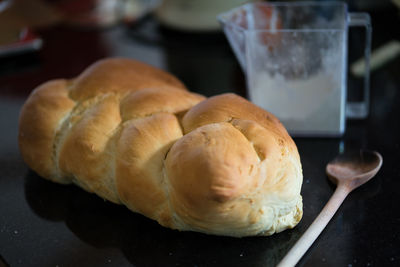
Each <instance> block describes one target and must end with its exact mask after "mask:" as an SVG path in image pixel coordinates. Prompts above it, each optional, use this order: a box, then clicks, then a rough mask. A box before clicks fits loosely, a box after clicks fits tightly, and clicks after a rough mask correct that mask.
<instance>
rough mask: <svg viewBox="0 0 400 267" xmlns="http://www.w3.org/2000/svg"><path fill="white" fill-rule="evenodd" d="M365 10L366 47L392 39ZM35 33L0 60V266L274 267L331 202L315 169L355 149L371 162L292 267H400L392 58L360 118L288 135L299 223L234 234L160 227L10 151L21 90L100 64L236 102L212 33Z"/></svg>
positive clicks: (240, 79) (142, 28)
mask: <svg viewBox="0 0 400 267" xmlns="http://www.w3.org/2000/svg"><path fill="white" fill-rule="evenodd" d="M371 15H372V19H373V27H374V34H373V47H378V46H380V45H382V44H383V43H385V42H387V41H389V40H392V39H394V38H398V37H399V27H394V25H400V23H399V22H400V21H399V19H398V14H397V11H396V10H395V9H391V10H384V11H382V10H377V11H371ZM390 25H391V26H392V27H389V26H390ZM38 33H39V34H40V36H41V37H42V38H43V40H44V46H43V48H42V49H41V50H40V51H39V52H37V53H31V54H24V55H21V56H16V57H15V56H14V57H9V58H2V59H0V125H1V131H0V170H1V171H0V255H1V257H2V260H0V266H1V265H2V264H1V262H3V264H8V265H10V266H128V265H134V266H274V265H275V264H276V263H277V262H279V260H280V259H281V258H282V257H283V256H284V255H285V253H286V252H287V251H288V250H289V249H290V247H291V246H293V244H294V243H295V242H296V240H297V239H298V238H299V237H300V236H301V235H302V233H304V232H305V230H306V229H307V227H308V226H309V225H310V224H311V222H312V221H313V220H314V218H315V217H316V216H317V215H318V213H319V212H320V210H321V209H322V208H323V206H324V204H325V203H326V202H327V200H328V199H329V197H330V196H331V195H332V193H333V191H334V189H335V187H334V185H332V184H330V182H329V181H328V180H327V178H326V175H325V171H324V170H325V165H326V163H327V162H328V161H329V160H331V159H332V158H333V157H334V156H335V155H336V154H337V153H339V151H343V150H350V149H358V148H368V149H372V150H377V151H379V152H380V153H381V154H382V155H383V158H384V163H383V167H382V169H381V171H380V172H379V173H378V175H377V176H376V178H374V179H373V180H371V181H370V182H368V183H367V184H366V185H364V186H362V187H361V188H358V189H356V190H355V191H354V192H352V193H351V194H350V195H349V196H348V198H347V199H346V200H345V202H344V203H343V205H342V206H341V207H340V209H339V210H338V212H337V213H336V215H335V216H334V217H333V219H332V221H331V222H330V223H329V224H328V226H327V227H326V229H325V230H324V231H323V233H322V234H321V236H320V237H319V238H318V239H317V240H316V242H315V243H314V245H313V246H312V247H311V248H310V250H309V251H308V252H307V254H306V255H305V256H304V257H303V258H302V260H301V261H300V262H299V266H400V209H399V203H400V194H399V193H398V191H399V188H400V164H399V159H400V141H399V138H400V127H399V124H400V119H399V115H400V58H397V59H394V60H392V61H391V62H389V63H387V64H386V65H384V66H383V67H382V68H380V69H378V70H376V71H374V72H373V73H372V74H371V111H370V116H369V117H368V119H366V120H362V121H348V122H347V131H346V133H345V135H344V136H343V137H341V138H329V139H328V138H326V139H325V138H295V142H296V144H297V146H298V149H299V152H300V155H301V161H302V165H303V173H304V181H303V187H302V196H303V199H304V216H303V219H302V221H301V222H300V223H299V225H298V226H297V227H296V228H294V229H292V230H287V231H284V232H282V233H280V234H275V235H273V236H270V237H251V238H241V239H237V238H228V237H217V236H208V235H204V234H199V233H192V232H178V231H173V230H169V229H165V228H163V227H161V226H159V225H158V224H157V223H155V222H153V221H151V220H149V219H146V218H145V217H143V216H141V215H138V214H135V213H133V212H130V211H129V210H128V209H127V208H125V207H123V206H118V205H114V204H111V203H108V202H105V201H103V200H102V199H101V198H99V197H96V196H95V195H93V194H89V193H86V192H84V191H83V190H81V189H79V188H78V187H75V186H63V185H58V184H54V183H51V182H48V181H46V180H44V179H42V178H40V177H39V176H37V175H36V174H35V173H33V172H32V171H30V170H29V168H28V167H27V166H26V165H25V164H24V162H23V161H22V159H21V157H20V154H19V151H18V145H17V132H18V114H19V110H20V108H21V105H22V104H23V102H24V100H25V99H26V97H27V96H28V94H29V93H30V91H31V90H32V89H33V88H34V87H35V86H37V85H39V84H40V83H42V82H44V81H46V80H49V79H53V78H59V77H73V76H75V75H77V74H79V73H80V72H81V71H82V70H83V69H84V68H85V67H87V66H88V65H89V64H91V63H92V62H94V61H95V60H97V59H100V58H103V57H109V56H123V57H131V58H136V59H139V60H141V61H144V62H147V63H150V64H153V65H155V66H158V67H160V68H163V69H166V70H168V71H170V72H172V73H174V74H175V75H177V76H178V77H179V78H180V79H182V80H183V81H184V82H185V83H186V85H187V86H188V87H189V88H190V89H191V90H192V91H196V92H199V93H202V94H205V95H214V94H218V93H222V92H236V93H238V94H240V95H244V96H245V95H246V90H245V79H244V76H243V74H242V72H241V70H240V68H239V66H238V64H237V62H236V60H235V58H234V56H233V54H232V53H231V51H230V48H229V46H228V44H227V42H226V40H225V38H224V37H223V35H222V34H220V33H219V34H183V33H178V32H174V31H170V30H167V29H163V28H160V27H159V25H157V23H156V22H154V20H153V19H152V18H151V17H150V18H147V19H145V20H143V21H141V22H140V23H139V24H135V25H129V26H128V25H117V26H114V27H110V28H108V29H101V30H100V29H77V28H71V27H66V26H56V27H51V28H46V29H41V30H40V31H39V32H38ZM352 39H357V38H354V37H353V38H352V37H351V38H350V40H352ZM353 50H354V51H359V46H357V44H356V45H350V59H351V58H352V55H351V52H352V51H353ZM353 57H355V56H353ZM357 84H358V81H354V82H352V83H350V85H349V90H351V89H352V88H351V87H355V86H356V85H357ZM353 89H354V88H353Z"/></svg>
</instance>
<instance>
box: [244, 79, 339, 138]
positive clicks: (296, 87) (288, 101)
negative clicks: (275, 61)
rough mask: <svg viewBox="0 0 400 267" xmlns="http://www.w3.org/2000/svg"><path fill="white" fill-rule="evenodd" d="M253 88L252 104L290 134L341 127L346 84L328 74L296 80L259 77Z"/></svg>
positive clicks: (252, 84) (251, 92)
mask: <svg viewBox="0 0 400 267" xmlns="http://www.w3.org/2000/svg"><path fill="white" fill-rule="evenodd" d="M250 86H251V88H252V89H251V90H250V92H249V93H250V100H251V101H253V103H255V104H256V105H258V106H261V107H262V108H264V109H266V110H268V111H270V112H272V113H273V114H274V115H276V116H277V117H278V118H279V119H280V120H281V121H282V123H283V124H284V125H285V126H286V127H287V128H288V130H289V132H302V131H304V132H310V131H311V132H312V131H316V132H325V131H326V132H328V131H331V130H336V129H337V128H338V126H339V124H340V112H341V99H340V95H341V94H340V93H341V86H342V84H341V82H340V79H339V80H338V79H334V77H332V76H330V75H328V74H326V73H317V74H316V75H313V76H311V77H309V78H308V79H295V80H287V79H285V78H284V77H283V76H282V75H280V74H275V75H274V76H273V77H272V76H270V75H269V74H268V73H265V72H264V73H256V74H255V75H253V77H252V83H251V85H250Z"/></svg>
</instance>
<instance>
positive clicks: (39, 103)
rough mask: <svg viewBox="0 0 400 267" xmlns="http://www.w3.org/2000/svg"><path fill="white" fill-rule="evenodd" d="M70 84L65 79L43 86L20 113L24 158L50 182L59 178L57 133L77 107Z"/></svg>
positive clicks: (20, 144)
mask: <svg viewBox="0 0 400 267" xmlns="http://www.w3.org/2000/svg"><path fill="white" fill-rule="evenodd" d="M66 84H67V82H66V81H65V80H54V81H50V82H47V83H44V84H42V85H41V86H39V87H38V88H37V89H36V90H34V91H33V92H32V94H31V95H30V96H29V98H28V100H27V101H26V103H25V104H24V106H23V107H22V110H21V114H20V121H19V135H18V141H19V147H20V151H21V154H22V157H23V158H24V160H25V162H26V163H27V164H28V165H29V166H30V167H31V168H32V169H33V170H34V171H35V172H37V173H38V174H39V175H41V176H43V177H48V178H49V179H56V176H55V175H56V172H57V170H56V167H55V164H54V161H53V145H54V139H55V135H56V132H57V130H58V128H59V126H60V122H61V121H62V120H63V118H64V117H65V116H66V115H67V114H68V112H69V111H70V110H71V109H72V108H73V107H74V105H75V103H74V102H73V101H72V100H70V99H69V98H68V91H67V89H66ZM58 182H63V180H59V181H58ZM64 182H65V181H64Z"/></svg>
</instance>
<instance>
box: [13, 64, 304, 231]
mask: <svg viewBox="0 0 400 267" xmlns="http://www.w3.org/2000/svg"><path fill="white" fill-rule="evenodd" d="M19 127H20V131H19V144H20V150H21V154H22V156H23V158H24V160H25V162H26V163H27V164H28V165H29V166H30V167H31V168H32V169H33V170H34V171H36V172H37V173H38V174H40V175H41V176H43V177H45V178H47V179H50V180H52V181H56V182H60V183H71V182H72V183H75V184H77V185H78V186H80V187H82V188H83V189H85V190H87V191H89V192H94V193H96V194H97V195H99V196H100V197H103V198H104V199H107V200H109V201H112V202H114V203H121V204H124V205H126V206H127V207H128V208H129V209H131V210H133V211H136V212H139V213H142V214H144V215H145V216H147V217H149V218H152V219H154V220H157V221H158V222H159V223H160V224H162V225H164V226H167V227H170V228H174V229H179V230H194V231H200V232H204V233H210V234H220V235H229V236H248V235H270V234H273V233H275V232H280V231H282V230H284V229H287V228H292V227H294V226H295V225H296V224H297V223H298V222H299V220H300V219H301V216H302V200H301V196H300V189H301V183H302V172H301V164H300V158H299V155H298V152H297V148H296V145H295V144H294V142H293V140H292V139H291V138H290V136H289V135H288V134H287V132H286V130H285V128H284V127H283V126H282V124H281V123H280V122H279V120H278V119H277V118H276V117H275V116H273V115H272V114H270V113H268V112H266V111H264V110H262V109H261V108H258V107H256V106H255V105H253V104H252V103H250V102H248V101H247V100H245V99H243V98H241V97H239V96H236V95H234V94H224V95H220V96H216V97H211V98H209V99H205V98H204V97H203V96H200V95H197V94H194V93H191V92H188V91H187V90H186V89H185V87H184V86H183V85H182V83H181V82H180V81H179V80H177V79H176V78H175V77H173V76H172V75H170V74H168V73H166V72H163V71H161V70H158V69H156V68H153V67H151V66H149V65H146V64H144V63H140V62H137V61H134V60H128V59H106V60H102V61H99V62H97V63H95V64H93V65H92V66H90V67H89V68H88V69H86V70H85V71H84V72H83V73H82V74H81V75H80V76H78V77H77V78H75V79H72V80H69V81H66V80H55V81H50V82H47V83H45V84H43V85H41V86H39V87H38V88H37V89H35V91H34V92H33V93H32V94H31V96H30V97H29V99H28V100H27V102H26V103H25V105H24V107H23V109H22V111H21V116H20V126H19Z"/></svg>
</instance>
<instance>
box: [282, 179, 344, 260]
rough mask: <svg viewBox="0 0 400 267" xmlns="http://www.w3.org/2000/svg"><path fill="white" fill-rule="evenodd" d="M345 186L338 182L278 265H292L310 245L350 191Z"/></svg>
mask: <svg viewBox="0 0 400 267" xmlns="http://www.w3.org/2000/svg"><path fill="white" fill-rule="evenodd" d="M350 191H351V190H350V189H348V187H347V186H345V185H341V184H339V185H338V187H337V188H336V190H335V192H334V193H333V195H332V197H331V198H330V199H329V201H328V203H326V205H325V207H324V208H323V209H322V211H321V213H320V214H319V215H318V217H317V218H316V219H315V220H314V222H313V223H312V224H311V225H310V227H309V228H308V229H307V231H306V232H305V233H304V234H303V236H302V237H301V238H300V239H299V240H298V241H297V242H296V244H295V245H294V246H293V247H292V248H291V249H290V250H289V252H288V253H287V254H286V256H285V257H284V258H283V259H282V261H281V262H280V263H279V264H278V267H286V266H294V265H295V264H296V263H297V262H298V261H299V260H300V259H301V257H302V256H303V255H304V253H306V251H307V250H308V249H309V248H310V247H311V245H312V244H313V243H314V241H315V240H316V239H317V237H318V236H319V235H320V234H321V232H322V230H324V228H325V226H326V225H327V224H328V222H329V221H330V220H331V219H332V217H333V215H334V214H335V212H336V211H337V210H338V209H339V207H340V205H341V204H342V203H343V201H344V199H345V198H346V196H347V195H348V194H349V193H350Z"/></svg>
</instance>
